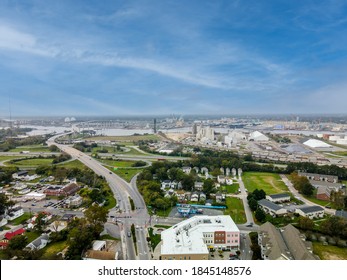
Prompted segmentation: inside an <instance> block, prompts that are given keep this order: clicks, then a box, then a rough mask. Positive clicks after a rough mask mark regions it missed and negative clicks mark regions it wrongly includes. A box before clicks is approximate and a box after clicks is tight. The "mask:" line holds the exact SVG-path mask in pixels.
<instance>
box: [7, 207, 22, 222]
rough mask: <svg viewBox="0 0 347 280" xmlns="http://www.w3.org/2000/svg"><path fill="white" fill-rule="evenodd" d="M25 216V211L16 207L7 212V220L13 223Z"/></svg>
mask: <svg viewBox="0 0 347 280" xmlns="http://www.w3.org/2000/svg"><path fill="white" fill-rule="evenodd" d="M22 215H24V210H23V208H22V207H20V206H16V207H13V208H11V209H10V210H8V211H7V216H6V218H7V220H9V221H13V220H14V219H16V218H18V217H20V216H22Z"/></svg>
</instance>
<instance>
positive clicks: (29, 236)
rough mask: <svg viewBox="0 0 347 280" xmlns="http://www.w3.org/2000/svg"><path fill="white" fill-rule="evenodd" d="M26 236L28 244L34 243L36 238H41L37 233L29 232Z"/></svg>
mask: <svg viewBox="0 0 347 280" xmlns="http://www.w3.org/2000/svg"><path fill="white" fill-rule="evenodd" d="M25 236H26V237H27V238H28V240H27V242H28V244H29V243H30V242H32V241H34V240H35V239H36V238H38V237H39V236H40V234H39V233H37V232H35V231H27V232H26V233H25Z"/></svg>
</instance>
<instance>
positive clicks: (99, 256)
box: [83, 240, 118, 260]
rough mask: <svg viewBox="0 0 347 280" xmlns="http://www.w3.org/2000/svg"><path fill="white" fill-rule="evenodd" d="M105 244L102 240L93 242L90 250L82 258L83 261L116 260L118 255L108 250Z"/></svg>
mask: <svg viewBox="0 0 347 280" xmlns="http://www.w3.org/2000/svg"><path fill="white" fill-rule="evenodd" d="M108 247H109V246H108V245H107V242H106V241H104V240H95V241H93V245H92V249H90V250H88V251H87V252H86V253H85V254H84V256H83V259H84V260H116V259H118V254H117V253H116V252H115V251H113V250H109V249H108Z"/></svg>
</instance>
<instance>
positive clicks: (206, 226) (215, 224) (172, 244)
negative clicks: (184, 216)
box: [161, 215, 240, 255]
mask: <svg viewBox="0 0 347 280" xmlns="http://www.w3.org/2000/svg"><path fill="white" fill-rule="evenodd" d="M215 231H225V232H237V233H239V232H240V230H239V229H238V227H237V226H236V224H235V223H234V221H233V220H232V219H231V217H230V216H228V215H222V216H194V217H192V218H190V219H188V220H185V221H182V222H180V223H178V224H177V225H175V226H173V227H171V228H169V229H167V230H164V231H163V232H162V233H161V239H162V240H163V243H162V246H161V254H162V255H174V254H178V255H180V254H208V249H207V245H206V244H205V242H204V235H203V234H204V233H214V232H215Z"/></svg>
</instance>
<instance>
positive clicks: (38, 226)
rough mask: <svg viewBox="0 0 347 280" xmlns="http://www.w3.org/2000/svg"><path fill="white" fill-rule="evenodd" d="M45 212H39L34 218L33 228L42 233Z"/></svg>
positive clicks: (44, 223)
mask: <svg viewBox="0 0 347 280" xmlns="http://www.w3.org/2000/svg"><path fill="white" fill-rule="evenodd" d="M45 218H46V214H44V213H43V212H40V213H39V214H38V215H37V217H36V220H35V230H36V231H37V232H39V233H42V231H43V228H44V226H45V225H46V221H45Z"/></svg>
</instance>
